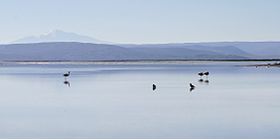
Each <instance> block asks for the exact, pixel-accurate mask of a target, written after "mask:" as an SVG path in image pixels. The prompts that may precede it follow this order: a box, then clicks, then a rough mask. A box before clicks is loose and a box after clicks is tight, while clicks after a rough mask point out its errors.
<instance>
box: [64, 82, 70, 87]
mask: <svg viewBox="0 0 280 139" xmlns="http://www.w3.org/2000/svg"><path fill="white" fill-rule="evenodd" d="M63 84H65V85H67V86H68V87H70V86H71V85H70V82H69V81H67V80H65V81H64V82H63Z"/></svg>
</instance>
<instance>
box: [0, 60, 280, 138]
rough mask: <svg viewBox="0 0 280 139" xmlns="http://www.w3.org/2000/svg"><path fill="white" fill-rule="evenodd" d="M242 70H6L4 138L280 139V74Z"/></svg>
mask: <svg viewBox="0 0 280 139" xmlns="http://www.w3.org/2000/svg"><path fill="white" fill-rule="evenodd" d="M243 64H244V63H243ZM235 65H238V63H210V64H209V63H208V64H205V63H198V64H195V63H187V64H182V63H178V64H157V65H152V64H147V65H145V64H139V65H137V64H133V65H125V64H122V65H121V64H117V65H110V64H106V65H2V66H0V89H1V91H0V95H1V97H0V111H1V114H0V138H3V139H4V138H5V139H157V138H160V139H279V138H280V132H279V128H280V91H279V90H280V69H279V68H255V67H243V66H235ZM68 70H69V71H72V75H71V77H70V78H68V79H67V81H68V82H69V83H70V87H69V86H68V85H67V84H64V77H62V73H64V72H66V71H68ZM206 70H208V71H210V75H209V77H208V79H207V78H206V77H204V78H203V79H204V81H205V80H209V82H208V83H207V82H199V81H198V80H199V79H200V78H199V77H198V75H197V72H199V71H206ZM153 83H155V84H156V85H157V89H156V90H155V91H153V90H152V84H153ZM189 83H193V84H195V85H196V86H197V87H196V88H195V89H194V90H193V91H190V90H189V85H188V84H189Z"/></svg>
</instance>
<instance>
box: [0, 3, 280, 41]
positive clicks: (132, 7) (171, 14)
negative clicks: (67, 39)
mask: <svg viewBox="0 0 280 139" xmlns="http://www.w3.org/2000/svg"><path fill="white" fill-rule="evenodd" d="M279 5H280V1H278V0H269V1H267V0H246V1H244V0H235V1H229V0H223V1H221V0H203V1H202V0H165V1H162V0H141V1H138V0H81V1H76V0H60V1H57V0H45V1H42V0H40V1H38V0H24V1H22V0H6V1H1V5H0V17H1V26H0V43H7V42H11V41H14V40H17V39H19V38H22V37H26V36H32V35H39V34H42V33H47V32H49V31H50V30H53V29H61V30H65V31H70V32H75V33H79V34H83V35H87V36H91V37H94V38H97V39H100V40H104V41H108V42H115V43H181V42H217V41H279V37H280V19H279V18H278V16H279V15H278V14H279V13H280V9H279Z"/></svg>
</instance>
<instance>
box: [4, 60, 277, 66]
mask: <svg viewBox="0 0 280 139" xmlns="http://www.w3.org/2000/svg"><path fill="white" fill-rule="evenodd" d="M279 61H280V59H171V60H170V59H150V60H2V61H1V60H0V66H1V65H91V64H92V65H95V64H96V65H121V64H128V65H138V64H139V65H141V64H147V65H153V64H154V65H156V64H213V63H236V65H237V66H251V67H280V62H279ZM237 63H239V64H237ZM241 63H242V64H241Z"/></svg>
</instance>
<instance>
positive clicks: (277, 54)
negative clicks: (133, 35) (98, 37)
mask: <svg viewBox="0 0 280 139" xmlns="http://www.w3.org/2000/svg"><path fill="white" fill-rule="evenodd" d="M121 46H123V47H127V48H188V49H192V50H204V51H211V52H217V53H222V54H225V55H238V56H243V57H247V58H269V59H279V58H280V42H209V43H174V44H143V45H134V44H129V45H127V44H125V45H121Z"/></svg>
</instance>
